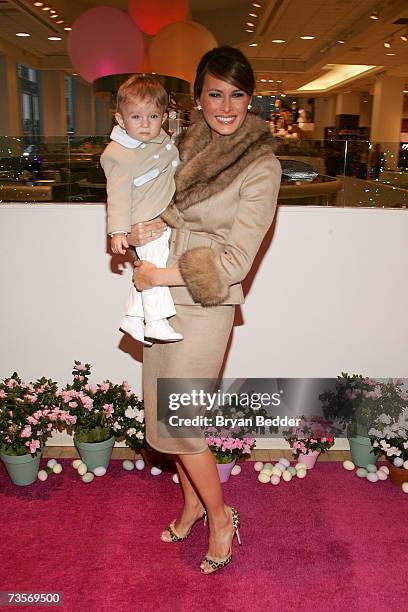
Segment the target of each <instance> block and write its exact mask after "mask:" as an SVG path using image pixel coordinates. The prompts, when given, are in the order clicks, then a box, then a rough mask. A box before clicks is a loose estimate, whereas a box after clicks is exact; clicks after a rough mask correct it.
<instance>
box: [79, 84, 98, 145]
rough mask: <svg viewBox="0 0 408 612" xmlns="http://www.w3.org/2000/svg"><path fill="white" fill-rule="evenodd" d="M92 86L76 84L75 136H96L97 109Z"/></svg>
mask: <svg viewBox="0 0 408 612" xmlns="http://www.w3.org/2000/svg"><path fill="white" fill-rule="evenodd" d="M93 96H94V94H93V89H92V85H88V84H86V83H81V82H79V81H76V82H75V134H76V135H77V136H93V135H94V134H95V108H94V97H93Z"/></svg>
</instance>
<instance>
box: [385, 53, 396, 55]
mask: <svg viewBox="0 0 408 612" xmlns="http://www.w3.org/2000/svg"><path fill="white" fill-rule="evenodd" d="M385 55H395V53H386V54H385Z"/></svg>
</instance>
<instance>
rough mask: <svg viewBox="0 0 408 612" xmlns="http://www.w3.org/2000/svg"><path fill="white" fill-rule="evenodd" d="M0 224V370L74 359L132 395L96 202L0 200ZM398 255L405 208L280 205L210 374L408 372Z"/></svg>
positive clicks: (404, 238) (136, 384) (121, 284)
mask: <svg viewBox="0 0 408 612" xmlns="http://www.w3.org/2000/svg"><path fill="white" fill-rule="evenodd" d="M0 226H1V233H2V240H1V241H0V270H1V295H2V298H1V300H0V338H1V351H0V378H3V377H5V376H8V375H10V374H11V373H12V372H13V371H14V370H17V371H18V372H19V373H20V375H21V376H22V377H23V378H25V379H33V378H37V377H40V376H42V375H46V376H49V377H51V378H54V379H55V380H57V381H59V382H60V383H61V384H65V383H66V382H67V381H68V380H70V378H71V366H72V363H73V361H74V359H80V360H82V361H88V362H90V363H92V364H93V379H94V380H95V381H100V380H102V379H104V378H110V379H111V380H113V381H116V382H120V381H122V380H123V379H127V380H129V381H130V383H131V385H132V387H133V389H134V391H135V392H136V393H140V392H141V388H140V380H141V350H140V349H139V348H138V346H137V343H133V342H132V341H130V340H128V339H126V338H124V337H123V336H122V334H121V333H120V332H119V331H118V329H117V328H118V322H119V321H120V318H121V315H122V312H123V305H124V302H125V298H126V294H127V290H128V286H129V281H130V269H129V268H128V269H126V270H125V272H124V273H123V274H119V273H118V271H117V269H116V268H117V262H113V260H112V258H111V256H110V255H109V254H108V253H107V252H106V240H105V211H104V206H103V205H100V204H77V205H72V204H48V205H47V204H1V205H0ZM271 235H272V232H271V233H270V234H269V235H268V236H267V238H266V240H265V243H264V245H263V246H264V247H265V248H266V247H267V246H268V241H269V240H270V239H271ZM407 264H408V211H407V210H396V209H395V210H392V209H363V208H359V209H356V208H326V207H324V208H319V207H311V206H308V207H281V208H280V210H279V213H278V216H277V223H276V228H275V232H274V235H273V239H272V242H271V244H270V246H269V249H268V250H267V252H266V255H265V257H264V259H263V261H262V263H261V265H260V266H259V269H258V271H257V274H256V276H255V280H254V281H253V283H252V286H251V288H250V292H249V295H248V296H247V303H246V304H245V305H244V306H243V307H242V309H241V310H238V312H237V317H236V319H237V321H236V323H237V325H236V327H235V328H234V332H233V336H232V342H231V347H230V351H229V355H228V359H227V362H226V368H225V371H224V376H225V377H230V378H235V377H245V378H248V377H271V378H275V377H282V378H284V377H319V378H322V377H333V376H337V375H338V374H340V373H341V372H342V371H347V372H353V373H354V372H361V373H362V374H364V375H367V376H373V377H387V376H393V377H395V376H401V377H408V360H407V358H406V347H407V346H408V323H407V320H408V315H407V313H408V284H407V283H406V279H405V270H406V268H407ZM240 319H242V320H240ZM57 440H58V442H55V443H71V440H70V438H68V437H66V436H65V437H62V438H61V437H59V438H57ZM262 446H265V441H264V442H263V444H262ZM269 446H270V447H274V446H275V447H277V446H279V441H278V440H272V441H271V442H270V443H269Z"/></svg>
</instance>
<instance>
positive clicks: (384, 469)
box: [380, 465, 390, 475]
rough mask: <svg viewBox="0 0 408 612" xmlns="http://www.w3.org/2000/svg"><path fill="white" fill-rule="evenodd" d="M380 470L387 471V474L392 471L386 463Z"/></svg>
mask: <svg viewBox="0 0 408 612" xmlns="http://www.w3.org/2000/svg"><path fill="white" fill-rule="evenodd" d="M380 470H381V471H382V472H385V473H386V474H387V475H388V474H389V473H390V470H389V469H388V467H387V466H386V465H382V466H381V467H380Z"/></svg>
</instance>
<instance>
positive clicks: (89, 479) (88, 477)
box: [82, 472, 95, 484]
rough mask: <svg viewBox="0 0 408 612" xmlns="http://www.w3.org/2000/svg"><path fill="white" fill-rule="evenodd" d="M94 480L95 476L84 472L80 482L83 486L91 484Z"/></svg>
mask: <svg viewBox="0 0 408 612" xmlns="http://www.w3.org/2000/svg"><path fill="white" fill-rule="evenodd" d="M94 478H95V476H94V475H93V474H92V472H86V473H85V474H83V476H82V482H85V484H88V483H89V482H92V481H93V479H94Z"/></svg>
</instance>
